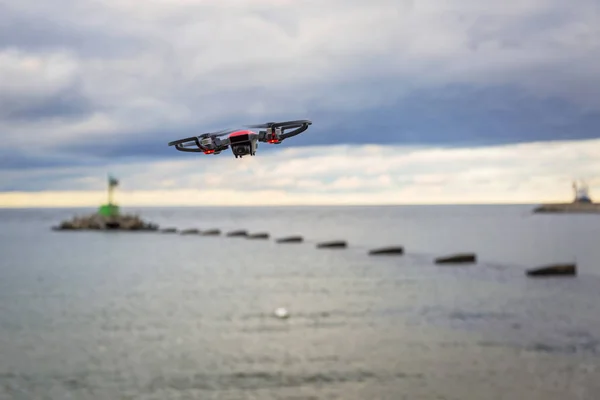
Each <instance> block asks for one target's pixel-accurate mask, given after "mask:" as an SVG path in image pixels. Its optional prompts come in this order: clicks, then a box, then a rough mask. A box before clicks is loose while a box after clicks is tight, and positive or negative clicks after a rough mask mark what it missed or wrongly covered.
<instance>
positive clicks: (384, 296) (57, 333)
mask: <svg viewBox="0 0 600 400" xmlns="http://www.w3.org/2000/svg"><path fill="white" fill-rule="evenodd" d="M531 208H532V207H530V206H502V207H500V206H478V207H468V206H454V207H449V206H448V207H446V206H444V207H441V206H438V207H431V206H420V207H295V208H292V207H289V208H288V207H281V208H250V207H248V208H181V209H175V208H173V209H166V208H165V209H158V208H156V209H150V208H148V209H139V210H137V211H139V212H140V214H141V215H142V216H144V217H145V218H146V219H149V220H152V221H155V222H157V223H159V224H160V225H161V226H163V227H168V226H174V227H177V228H194V227H195V228H199V229H209V228H220V229H222V230H223V231H227V230H231V229H239V228H243V229H248V230H250V231H254V232H258V231H267V232H269V233H271V234H272V235H273V237H280V236H285V235H291V234H301V235H304V236H305V238H306V239H307V242H305V243H302V244H286V245H283V244H276V243H275V242H274V240H267V241H261V240H254V241H251V240H247V239H240V238H226V237H199V236H180V235H166V234H159V233H127V232H122V233H115V232H113V233H101V232H89V233H87V232H53V231H51V230H50V229H49V228H50V227H51V226H52V225H55V224H57V223H58V222H59V221H60V220H62V219H66V218H70V217H71V216H73V215H74V214H76V213H85V212H87V211H89V210H56V209H50V210H0V399H27V400H32V399H52V400H54V399H60V400H63V399H102V400H104V399H106V400H118V399H143V400H149V399H156V400H158V399H160V400H164V399H217V398H218V399H294V400H298V399H344V400H358V399H394V400H395V399H460V400H464V399H467V400H469V399H477V400H480V399H486V400H487V399H511V400H513V399H528V400H534V399H545V400H546V399H561V400H564V399H567V398H568V399H594V400H596V399H598V398H600V379H599V377H600V265H598V260H600V246H598V238H599V237H600V235H599V233H600V217H598V216H574V215H571V216H568V215H561V216H558V215H554V216H552V215H532V214H531V213H530V211H531ZM129 211H136V210H135V209H133V210H129ZM330 239H346V240H348V242H349V248H347V249H338V250H324V249H316V248H315V243H316V242H318V241H321V240H330ZM396 244H401V245H404V246H405V248H406V252H407V254H406V255H405V256H402V257H376V258H374V257H369V256H368V255H367V254H366V252H367V250H368V249H370V248H373V247H378V246H382V245H396ZM459 251H475V252H477V253H478V255H479V258H480V261H479V263H478V264H477V265H472V266H437V265H434V264H433V263H432V261H431V260H432V258H433V257H435V256H438V255H443V254H446V253H454V252H459ZM573 260H577V262H578V263H579V268H580V275H579V276H578V277H576V278H553V279H531V278H526V277H525V276H524V274H523V272H524V269H525V268H529V267H532V266H536V265H541V264H545V263H549V262H562V261H573ZM277 307H286V308H288V309H289V311H290V314H291V317H290V318H289V319H287V320H279V319H276V318H273V317H272V312H273V310H274V309H275V308H277Z"/></svg>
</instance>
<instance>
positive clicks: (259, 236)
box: [247, 232, 269, 239]
mask: <svg viewBox="0 0 600 400" xmlns="http://www.w3.org/2000/svg"><path fill="white" fill-rule="evenodd" d="M247 238H248V239H268V238H269V234H268V233H266V232H259V233H253V234H251V235H248V236H247Z"/></svg>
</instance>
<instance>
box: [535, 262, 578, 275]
mask: <svg viewBox="0 0 600 400" xmlns="http://www.w3.org/2000/svg"><path fill="white" fill-rule="evenodd" d="M526 274H527V276H534V277H537V276H575V275H577V265H576V264H552V265H546V266H543V267H538V268H534V269H530V270H528V271H527V272H526Z"/></svg>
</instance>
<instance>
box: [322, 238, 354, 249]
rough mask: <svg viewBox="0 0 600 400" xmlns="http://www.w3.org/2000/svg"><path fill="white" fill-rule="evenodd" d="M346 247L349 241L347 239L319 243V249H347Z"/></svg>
mask: <svg viewBox="0 0 600 400" xmlns="http://www.w3.org/2000/svg"><path fill="white" fill-rule="evenodd" d="M346 247H348V243H347V242H346V241H345V240H333V241H330V242H321V243H317V248H318V249H345V248H346Z"/></svg>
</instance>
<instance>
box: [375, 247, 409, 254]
mask: <svg viewBox="0 0 600 400" xmlns="http://www.w3.org/2000/svg"><path fill="white" fill-rule="evenodd" d="M369 254H370V255H398V254H404V248H403V247H402V246H396V247H382V248H380V249H373V250H370V251H369Z"/></svg>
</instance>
